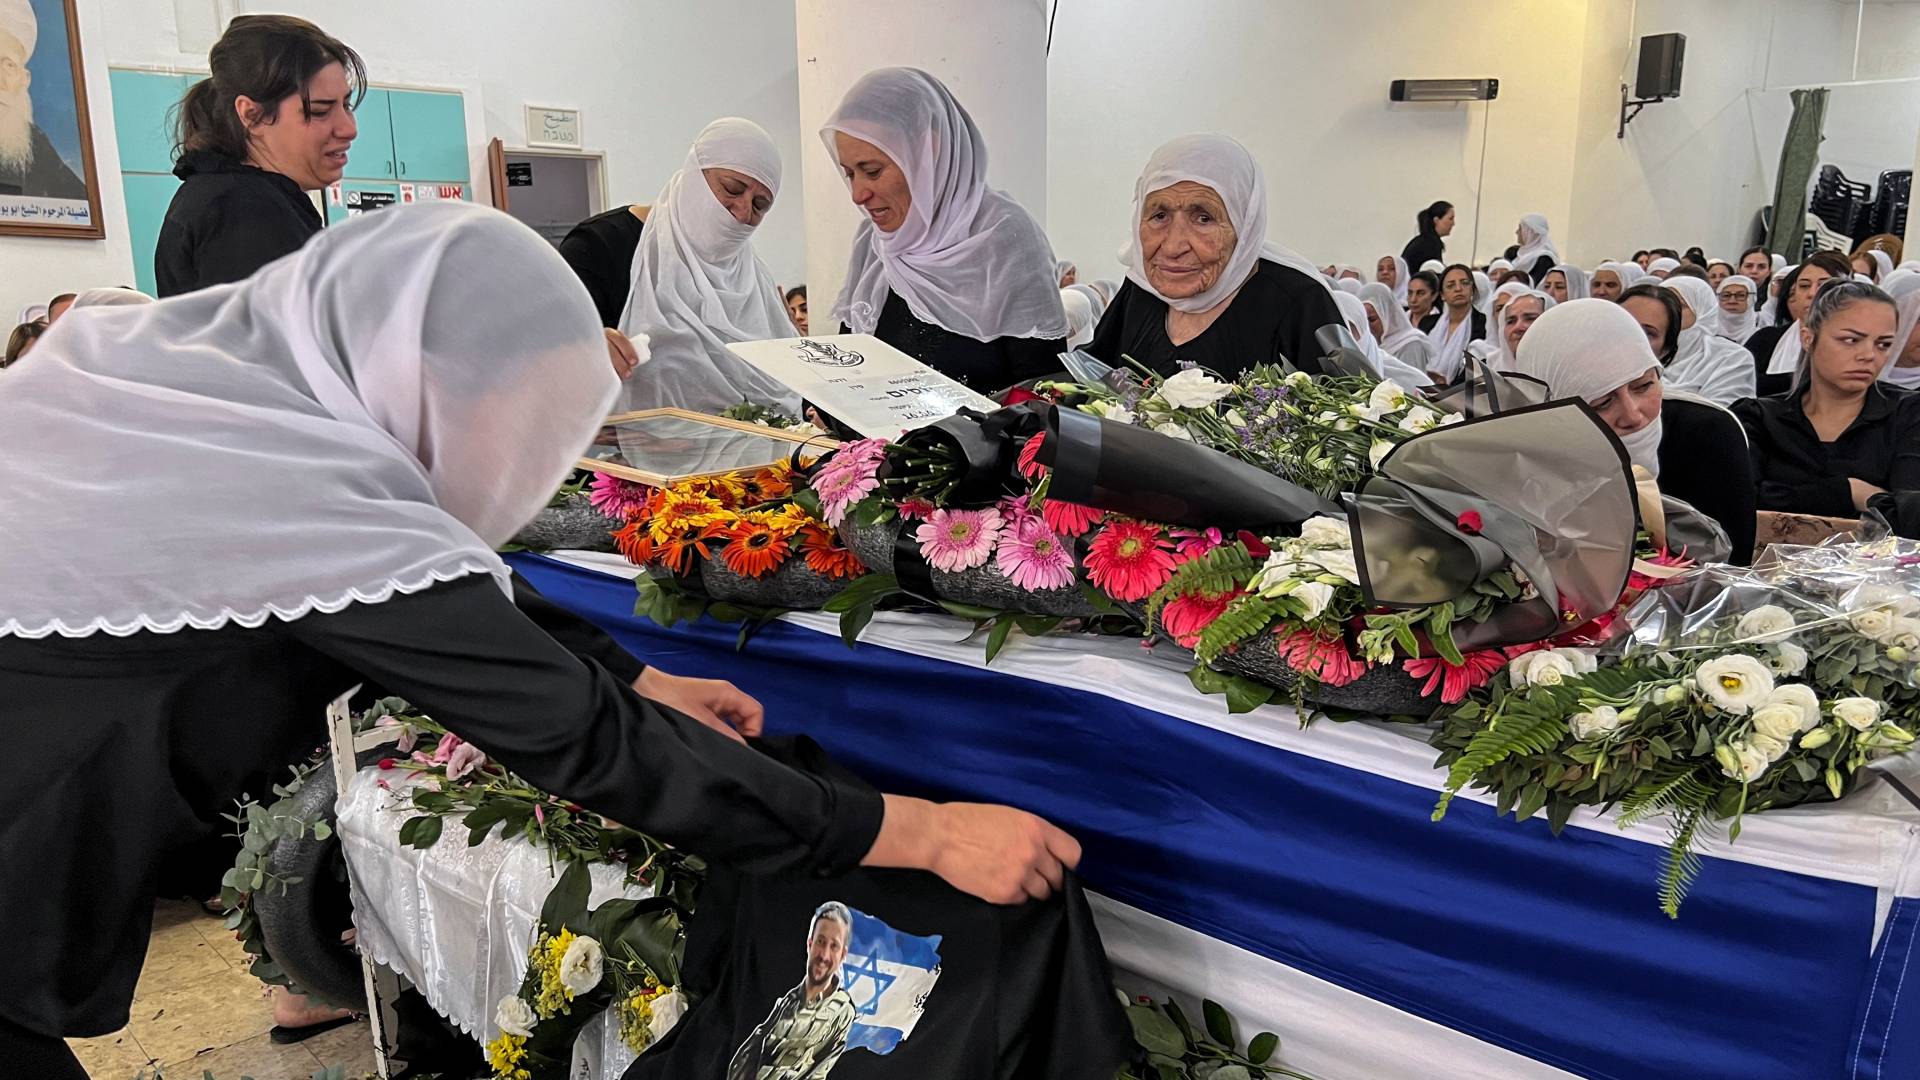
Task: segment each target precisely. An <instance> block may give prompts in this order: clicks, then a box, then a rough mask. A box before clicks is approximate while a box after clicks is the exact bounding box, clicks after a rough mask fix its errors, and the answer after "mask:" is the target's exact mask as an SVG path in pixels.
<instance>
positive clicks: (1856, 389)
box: [1734, 281, 1920, 538]
mask: <svg viewBox="0 0 1920 1080" xmlns="http://www.w3.org/2000/svg"><path fill="white" fill-rule="evenodd" d="M1804 322H1805V327H1804V329H1803V330H1802V331H1801V339H1802V345H1803V347H1804V355H1803V356H1802V358H1801V368H1800V374H1799V377H1798V380H1797V381H1798V385H1797V386H1795V387H1794V389H1793V390H1792V391H1791V392H1789V393H1788V394H1786V395H1784V396H1782V397H1772V398H1761V399H1757V400H1752V401H1742V402H1740V403H1738V404H1737V405H1735V406H1734V411H1735V413H1737V414H1738V415H1739V417H1740V422H1741V423H1742V424H1744V425H1745V426H1746V429H1747V439H1748V442H1749V444H1750V446H1751V448H1752V452H1753V470H1754V475H1755V476H1756V477H1757V478H1758V480H1759V505H1760V509H1762V510H1783V511H1789V512H1792V513H1800V514H1818V515H1822V516H1825V517H1855V516H1858V515H1859V514H1862V513H1864V512H1866V511H1868V510H1872V511H1875V512H1877V513H1879V514H1880V515H1882V516H1883V517H1885V518H1886V519H1887V520H1888V521H1889V522H1890V523H1892V525H1893V527H1894V531H1895V532H1897V533H1899V534H1900V535H1901V536H1906V537H1913V538H1920V395H1917V394H1913V393H1910V392H1907V391H1901V390H1896V389H1892V388H1890V387H1888V386H1886V385H1885V384H1883V383H1881V382H1880V381H1879V378H1880V373H1881V372H1882V371H1883V370H1885V369H1886V366H1887V358H1888V355H1889V352H1890V350H1891V349H1892V347H1893V338H1894V327H1895V321H1894V304H1893V300H1892V299H1891V298H1889V297H1888V296H1887V294H1886V293H1883V292H1881V291H1880V290H1879V289H1877V288H1874V287H1873V286H1871V285H1867V284H1865V283H1862V282H1855V281H1838V282H1835V283H1833V284H1830V285H1828V286H1827V287H1826V288H1824V289H1822V290H1821V292H1820V295H1819V296H1818V298H1817V299H1815V301H1814V302H1813V305H1812V306H1811V308H1809V309H1808V313H1807V315H1806V318H1805V319H1804Z"/></svg>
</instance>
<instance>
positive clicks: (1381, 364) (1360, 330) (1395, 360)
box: [1333, 281, 1433, 387]
mask: <svg viewBox="0 0 1920 1080" xmlns="http://www.w3.org/2000/svg"><path fill="white" fill-rule="evenodd" d="M1366 287H1367V288H1369V289H1378V290H1380V291H1381V292H1383V293H1384V292H1387V287H1386V286H1385V285H1382V284H1380V283H1379V282H1377V281H1374V282H1369V283H1368V284H1367V286H1366ZM1333 302H1334V304H1335V305H1336V306H1337V307H1339V309H1340V315H1341V317H1342V318H1344V319H1345V320H1346V321H1347V328H1348V329H1349V330H1351V331H1353V340H1354V341H1356V342H1358V343H1359V345H1360V349H1361V351H1362V352H1364V353H1366V354H1367V363H1368V364H1369V365H1370V366H1371V367H1372V368H1373V373H1374V374H1375V375H1377V376H1379V377H1380V378H1382V379H1391V380H1393V381H1394V382H1396V383H1399V384H1400V385H1401V386H1402V387H1421V386H1431V385H1433V380H1432V379H1429V378H1427V376H1426V373H1425V372H1423V371H1417V370H1415V369H1414V368H1412V367H1411V366H1409V365H1407V364H1405V363H1403V362H1402V361H1401V360H1400V358H1399V357H1397V356H1395V355H1393V354H1392V353H1390V352H1386V351H1384V350H1382V349H1381V348H1380V342H1379V340H1378V339H1377V338H1375V337H1374V336H1373V327H1372V326H1371V325H1369V324H1368V322H1367V309H1366V304H1365V302H1364V301H1363V300H1361V298H1360V297H1359V296H1356V295H1353V294H1350V293H1344V292H1342V293H1336V294H1335V295H1334V298H1333ZM1387 305H1388V306H1389V307H1392V306H1394V305H1393V299H1392V294H1391V293H1389V294H1388V297H1387ZM1403 317H1404V316H1403Z"/></svg>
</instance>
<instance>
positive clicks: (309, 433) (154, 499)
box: [0, 201, 618, 637]
mask: <svg viewBox="0 0 1920 1080" xmlns="http://www.w3.org/2000/svg"><path fill="white" fill-rule="evenodd" d="M503 268H510V272H503ZM617 382H618V380H617V379H616V378H615V377H614V374H613V369H612V366H611V365H609V364H608V363H607V347H606V343H605V339H604V338H603V336H602V332H601V329H600V322H599V318H598V316H597V315H596V314H595V312H594V309H593V302H592V300H591V299H590V298H589V297H588V296H587V292H586V289H585V288H584V287H582V286H581V284H580V282H579V279H578V278H576V277H575V276H574V275H573V272H572V271H571V270H569V269H568V268H567V265H566V263H565V262H563V261H562V260H561V258H560V256H559V254H558V253H557V252H555V251H554V249H553V246H552V245H551V244H548V243H547V242H546V241H544V240H542V239H540V237H539V236H538V235H537V234H535V233H534V232H533V231H532V230H530V229H528V228H527V227H526V226H524V225H521V224H520V223H518V222H516V221H514V220H513V219H512V218H510V217H508V216H507V215H505V214H502V213H500V212H498V211H495V210H490V209H486V208H482V207H476V206H474V205H472V204H471V203H462V202H458V201H451V202H434V203H426V204H421V205H416V206H407V207H399V208H396V209H393V210H387V211H384V212H382V213H378V214H368V215H365V216H363V217H360V218H357V219H355V220H353V221H349V222H347V223H346V224H344V225H341V226H338V227H336V228H331V229H327V230H326V231H325V232H323V233H321V234H320V235H319V236H316V237H314V238H313V240H312V241H310V242H309V243H308V244H307V245H306V246H305V247H304V248H302V249H301V250H300V251H298V252H296V253H294V254H292V255H288V256H287V257H285V258H283V259H280V260H278V261H277V262H274V263H271V264H269V265H268V266H266V267H264V268H262V269H261V270H260V271H259V272H258V273H256V274H255V275H254V276H253V277H251V278H249V279H247V280H245V281H241V282H235V283H233V284H230V285H217V286H214V287H212V288H209V289H203V290H201V291H199V292H195V293H190V294H188V295H185V296H180V297H176V298H174V299H171V300H166V301H162V302H160V303H156V304H145V305H140V306H138V307H125V308H112V309H102V310H96V311H91V312H88V313H87V314H86V315H84V316H82V317H80V318H75V319H62V320H61V321H60V322H59V323H58V324H56V325H55V326H54V327H53V329H52V330H51V331H49V332H48V333H47V335H46V337H45V338H43V339H42V340H41V342H40V344H39V345H38V346H37V347H36V348H35V349H34V353H33V363H31V364H24V365H21V368H20V370H18V371H17V372H10V373H9V375H8V378H7V388H6V392H5V393H4V394H0V490H4V491H5V492H6V493H7V495H6V500H7V512H6V514H4V515H0V545H4V549H5V550H6V552H7V558H6V559H5V560H4V562H0V595H4V596H5V597H6V603H5V608H4V611H3V612H0V620H4V621H0V634H16V635H20V636H23V637H41V636H45V635H47V634H50V633H60V634H64V635H67V636H70V637H79V636H84V635H87V634H92V633H96V632H105V633H109V634H118V635H124V634H131V633H134V632H136V631H139V630H143V629H144V630H153V631H158V632H162V633H168V632H172V631H176V630H181V629H185V628H187V627H193V628H196V629H212V628H216V627H220V626H224V625H227V624H230V623H237V624H239V625H241V626H258V625H260V624H261V623H263V622H265V621H266V620H267V619H269V618H273V617H277V618H281V619H287V620H291V619H297V618H299V617H301V616H303V615H306V614H308V613H309V612H314V611H320V612H333V611H338V610H340V609H341V608H343V607H345V606H347V605H348V604H350V603H353V602H356V601H358V602H361V603H379V602H381V601H384V600H386V599H388V598H389V597H391V596H392V595H394V594H395V593H410V592H415V591H418V590H420V589H424V588H427V587H428V586H430V585H432V584H434V583H435V582H440V581H449V580H452V579H455V578H459V577H463V576H466V575H468V574H492V575H494V576H495V577H496V578H497V579H498V580H499V581H500V582H501V586H502V588H503V589H504V588H506V586H507V570H506V567H505V565H504V564H503V563H502V562H501V561H500V558H499V556H498V555H496V554H494V548H496V547H497V546H498V545H500V544H502V543H504V542H505V541H507V540H508V539H510V538H511V537H512V536H513V534H514V533H515V532H516V531H517V530H518V529H519V528H520V527H521V526H522V525H524V524H525V523H526V522H527V521H528V520H529V519H530V518H532V517H533V515H534V514H535V513H536V512H538V510H539V509H540V508H541V507H542V506H544V505H545V504H546V502H547V500H548V499H550V498H551V497H552V495H553V490H554V488H555V487H556V486H557V485H558V484H559V483H560V481H561V480H562V479H563V478H564V477H565V476H566V475H567V472H568V470H570V469H571V468H572V467H573V464H574V462H575V460H576V459H577V458H578V456H579V455H580V453H581V451H582V450H584V449H585V448H586V446H587V444H588V441H589V440H590V439H591V438H592V435H593V432H594V430H595V429H596V428H597V427H598V426H599V424H600V422H601V420H602V418H603V417H604V416H605V415H606V408H607V405H608V404H609V403H610V402H611V401H612V400H613V396H614V390H615V386H616V384H617ZM113 523H120V524H119V525H114V524H113Z"/></svg>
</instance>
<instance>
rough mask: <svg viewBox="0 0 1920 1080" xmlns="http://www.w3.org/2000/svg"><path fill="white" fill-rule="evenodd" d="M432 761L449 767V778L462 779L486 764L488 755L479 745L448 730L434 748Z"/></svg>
mask: <svg viewBox="0 0 1920 1080" xmlns="http://www.w3.org/2000/svg"><path fill="white" fill-rule="evenodd" d="M431 761H432V762H433V764H435V765H445V766H446V767H447V779H449V780H461V779H464V778H465V777H466V776H467V775H469V774H470V773H472V772H474V771H475V770H477V769H479V768H480V767H482V766H484V765H485V764H486V763H487V755H486V754H484V753H482V752H481V750H480V748H479V747H477V746H475V745H473V744H472V743H470V742H467V741H466V740H465V739H462V738H461V737H460V736H458V735H455V734H454V733H452V732H448V733H446V734H445V735H442V736H441V737H440V744H439V745H438V746H436V747H434V748H433V757H432V758H431Z"/></svg>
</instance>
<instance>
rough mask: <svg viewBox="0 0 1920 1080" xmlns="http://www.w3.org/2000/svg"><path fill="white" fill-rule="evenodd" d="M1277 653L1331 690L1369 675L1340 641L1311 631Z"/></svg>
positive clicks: (1298, 633) (1286, 641) (1297, 634)
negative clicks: (1333, 687)
mask: <svg viewBox="0 0 1920 1080" xmlns="http://www.w3.org/2000/svg"><path fill="white" fill-rule="evenodd" d="M1276 651H1278V652H1279V654H1280V659H1282V660H1285V661H1286V662H1287V666H1288V667H1290V668H1292V669H1293V670H1295V671H1300V672H1305V673H1306V674H1308V675H1311V676H1313V677H1314V678H1316V679H1318V680H1320V681H1321V682H1322V683H1325V684H1326V685H1328V686H1345V685H1347V684H1348V683H1350V682H1352V681H1353V680H1355V679H1358V678H1359V677H1360V676H1362V675H1365V674H1366V673H1367V662H1366V661H1365V660H1360V659H1356V658H1355V657H1354V656H1353V655H1352V654H1351V653H1349V652H1347V646H1346V644H1345V643H1344V642H1342V641H1341V640H1340V639H1339V638H1328V637H1321V636H1320V635H1318V634H1315V633H1313V632H1311V631H1307V630H1295V631H1294V632H1293V633H1291V634H1288V635H1287V636H1285V637H1283V638H1281V639H1280V641H1279V642H1278V644H1277V646H1276ZM1409 671H1410V672H1411V669H1409ZM1462 693H1463V694H1464V691H1463V692H1462Z"/></svg>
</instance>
